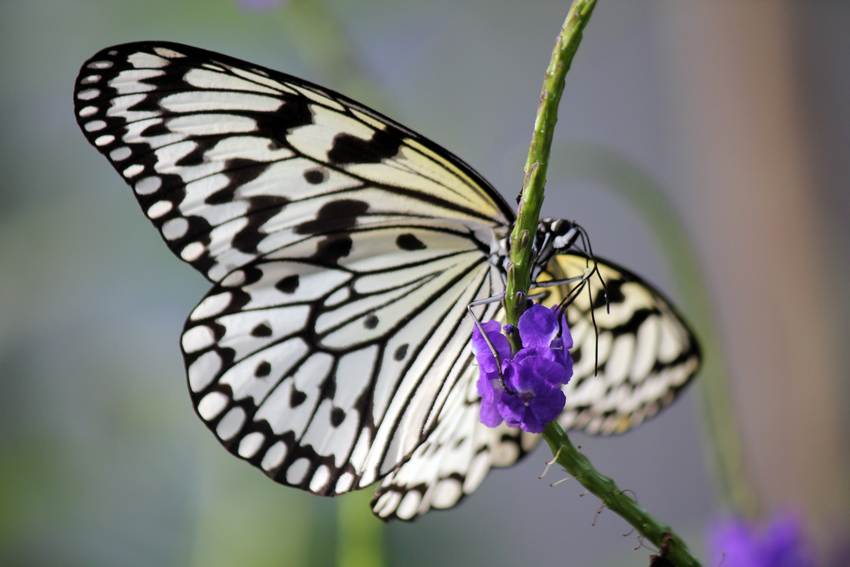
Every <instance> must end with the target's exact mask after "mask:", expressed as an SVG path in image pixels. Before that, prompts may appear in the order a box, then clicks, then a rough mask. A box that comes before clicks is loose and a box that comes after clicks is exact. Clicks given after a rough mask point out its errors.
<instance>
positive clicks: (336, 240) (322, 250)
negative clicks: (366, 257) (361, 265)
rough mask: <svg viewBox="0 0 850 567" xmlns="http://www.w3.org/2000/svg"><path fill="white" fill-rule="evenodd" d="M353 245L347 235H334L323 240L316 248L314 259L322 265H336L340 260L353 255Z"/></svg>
mask: <svg viewBox="0 0 850 567" xmlns="http://www.w3.org/2000/svg"><path fill="white" fill-rule="evenodd" d="M352 245H353V243H352V241H351V237H350V236H348V235H346V234H332V235H330V236H328V237H326V238H323V239H322V240H321V241H320V242H319V243H318V245H317V246H316V253H315V254H314V255H313V258H314V259H315V260H316V261H317V262H319V263H320V264H336V263H337V262H338V261H339V259H340V258H344V257H346V256H348V255H349V254H350V253H351V247H352Z"/></svg>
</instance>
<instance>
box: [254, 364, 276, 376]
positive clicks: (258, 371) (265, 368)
mask: <svg viewBox="0 0 850 567" xmlns="http://www.w3.org/2000/svg"><path fill="white" fill-rule="evenodd" d="M271 371H272V365H271V364H269V363H268V362H266V361H265V360H264V361H262V362H261V363H259V364H258V365H257V368H255V369H254V376H256V377H257V378H264V377H266V376H268V375H269V374H270V373H271Z"/></svg>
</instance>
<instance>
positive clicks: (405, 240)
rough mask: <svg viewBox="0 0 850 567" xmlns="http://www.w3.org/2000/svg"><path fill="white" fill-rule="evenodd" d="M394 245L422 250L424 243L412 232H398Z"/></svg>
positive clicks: (406, 248)
mask: <svg viewBox="0 0 850 567" xmlns="http://www.w3.org/2000/svg"><path fill="white" fill-rule="evenodd" d="M395 243H396V246H398V247H399V248H401V249H402V250H424V249H425V248H427V247H426V246H425V244H424V243H423V242H422V241H421V240H419V239H418V238H416V237H415V236H413V235H412V234H409V233H407V234H399V235H398V238H396V239H395Z"/></svg>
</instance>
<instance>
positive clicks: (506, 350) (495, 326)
mask: <svg viewBox="0 0 850 567" xmlns="http://www.w3.org/2000/svg"><path fill="white" fill-rule="evenodd" d="M481 326H482V327H483V329H484V332H485V333H486V334H487V338H489V339H490V342H491V343H492V344H493V346H494V347H495V348H496V352H498V353H499V361H500V362H501V370H502V376H503V378H504V381H505V386H507V389H508V391H505V389H504V388H502V385H501V383H500V382H499V367H498V366H497V364H496V359H495V357H494V356H493V353H492V351H491V350H490V346H489V345H488V344H487V341H486V340H485V339H484V336H483V335H482V334H481V332H480V331H479V330H478V328H477V327H476V328H475V329H474V330H473V332H472V350H473V352H475V358H476V359H477V360H478V366H479V368H480V370H481V375H480V377H479V378H478V394H479V395H480V396H481V414H480V417H479V419H480V420H481V423H483V424H484V425H487V426H489V427H496V426H497V425H499V424H500V423H502V421H505V422H506V423H507V424H508V425H509V426H511V427H520V428H522V429H523V430H525V431H528V432H529V433H541V432H542V431H543V428H544V427H545V426H546V424H547V423H549V422H551V421H554V420H555V418H557V417H558V414H560V413H561V411H562V410H563V409H564V404H565V403H566V401H567V399H566V396H564V392H563V391H561V386H563V385H564V384H566V383H567V382H569V380H570V377H571V376H572V375H573V360H572V358H571V357H570V352H569V350H570V348H572V346H573V339H572V336H570V330H569V328H568V327H567V321H566V319H565V318H564V316H563V314H561V316H560V321H559V320H558V316H557V315H556V314H555V313H554V312H553V311H552V310H551V309H548V308H546V307H544V306H542V305H540V304H536V305H532V306H531V307H530V308H529V309H528V310H526V312H525V313H523V314H522V316H521V317H520V319H519V325H518V330H519V336H520V339H521V340H522V345H523V348H522V349H520V351H519V352H517V353H516V355H513V354H512V353H511V348H510V346H509V345H508V339H507V338H506V337H505V335H503V334H502V333H501V329H500V328H499V323H498V322H497V321H487V322H486V323H483V324H482V325H481ZM505 330H506V331H508V332H511V331H512V330H513V329H511V328H510V326H509V325H506V326H505ZM509 391H513V392H514V393H513V394H511V393H509Z"/></svg>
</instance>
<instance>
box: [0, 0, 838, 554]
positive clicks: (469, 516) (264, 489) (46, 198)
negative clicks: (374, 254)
mask: <svg viewBox="0 0 850 567" xmlns="http://www.w3.org/2000/svg"><path fill="white" fill-rule="evenodd" d="M304 4H310V5H312V4H313V3H305V2H301V3H300V4H298V5H295V4H293V5H290V6H282V7H277V8H272V9H258V8H253V9H251V8H246V7H245V6H243V5H241V4H239V3H236V2H231V1H225V0H216V1H201V0H195V1H188V2H177V1H166V0H156V1H145V2H141V1H139V2H133V1H130V0H102V1H100V0H89V1H82V0H73V1H72V0H68V1H63V2H48V1H44V0H41V1H38V0H30V1H27V2H23V1H10V0H5V1H3V2H0V71H2V73H0V78H2V81H0V97H2V98H0V124H2V128H0V147H2V152H0V172H2V176H0V180H2V181H0V563H2V564H4V565H86V566H101V565H102V566H114V565H121V566H137V565H138V566H147V565H197V566H211V565H326V564H331V563H332V562H333V542H334V539H335V530H336V528H335V513H336V504H337V502H336V501H335V500H332V499H320V498H317V497H313V496H310V495H307V494H302V493H300V492H299V491H296V490H292V489H287V488H283V487H281V486H278V485H275V484H274V483H272V482H270V481H268V480H267V479H266V478H265V477H264V476H263V475H262V474H260V473H259V472H257V471H255V470H253V469H252V468H251V467H249V466H248V465H246V464H244V463H241V462H239V461H238V460H236V459H234V458H232V457H231V456H230V455H228V454H227V453H226V452H225V451H224V450H223V449H221V447H220V446H219V445H218V443H217V442H216V441H215V439H214V438H213V437H212V436H211V435H210V434H208V433H207V431H206V429H205V427H204V426H203V424H202V423H201V422H200V421H199V420H198V419H197V418H196V417H195V416H194V414H193V411H192V409H191V404H190V402H189V399H188V396H187V394H186V391H185V385H184V383H185V381H184V374H183V368H182V361H181V357H180V351H179V348H178V336H179V333H180V330H181V328H182V324H183V319H184V318H185V316H186V315H187V314H188V313H189V311H190V309H191V308H192V307H193V306H194V305H195V303H196V302H197V301H198V299H200V297H201V296H202V295H203V293H204V292H205V291H206V289H207V286H208V284H207V283H205V280H203V278H202V277H201V276H200V275H199V274H197V273H195V272H194V271H193V270H191V269H189V268H188V267H186V266H184V265H182V263H181V262H180V261H178V260H177V259H176V258H174V257H172V256H171V255H170V254H169V253H168V251H167V249H166V247H165V246H164V245H163V244H162V243H161V242H160V239H159V238H158V237H157V235H156V233H155V232H154V231H153V230H152V229H151V227H150V226H149V225H148V222H147V221H146V220H145V219H144V217H143V215H141V214H140V213H139V210H138V206H137V204H136V203H135V200H134V199H133V197H132V193H131V191H130V190H129V188H127V187H126V186H125V185H124V184H123V183H122V182H121V180H120V178H119V177H118V176H117V175H116V174H115V173H114V172H113V171H112V169H111V168H110V166H109V165H108V163H107V162H106V160H104V159H103V158H102V157H101V156H99V155H98V154H97V152H96V151H95V150H94V149H93V148H91V147H89V145H88V144H87V143H86V141H85V139H84V137H83V136H82V134H81V133H80V132H79V131H78V128H77V126H76V124H75V122H74V117H73V112H72V99H71V95H72V90H73V84H74V78H75V76H76V73H77V70H78V69H79V66H80V65H81V64H82V62H83V61H84V60H85V59H87V58H88V57H90V56H91V55H92V54H94V53H95V52H96V51H98V50H100V49H101V48H103V47H106V46H108V45H112V44H116V43H124V42H127V41H134V40H143V39H161V40H170V41H178V42H183V43H188V44H192V45H196V46H199V47H204V48H207V49H211V50H214V51H219V52H222V53H226V54H228V55H232V56H235V57H239V58H242V59H246V60H249V61H253V62H255V63H259V64H262V65H265V66H268V67H271V68H274V69H279V70H282V71H285V72H288V73H291V74H295V75H298V76H302V77H304V78H307V79H309V80H312V81H315V82H317V83H319V84H323V85H326V86H328V87H330V88H334V89H336V90H339V91H341V92H344V93H345V94H348V95H349V96H351V97H353V98H355V99H358V100H361V101H362V102H364V103H366V104H369V105H372V106H374V107H375V108H376V109H378V110H380V111H382V112H384V113H385V114H388V115H390V116H391V117H393V118H395V119H396V120H398V121H400V122H401V123H403V124H405V125H407V126H409V127H410V128H412V129H414V130H417V131H419V132H420V133H422V134H423V135H425V136H428V137H430V138H431V139H433V140H435V141H436V142H438V143H440V144H442V145H444V146H445V147H446V148H447V149H449V150H450V151H452V152H454V153H456V154H458V155H459V156H461V157H462V158H463V159H464V160H466V161H467V162H469V163H470V164H471V165H472V166H473V167H475V168H476V169H477V170H478V171H480V172H481V173H482V174H483V175H484V176H485V177H486V178H487V179H489V180H490V181H491V182H492V183H493V184H494V185H495V186H496V187H498V188H499V189H500V190H501V191H502V192H503V194H504V195H505V196H506V198H508V200H512V198H513V196H514V195H515V194H516V192H517V191H518V189H519V186H520V183H521V180H522V164H523V162H524V155H525V152H526V151H527V144H528V141H529V139H530V133H531V124H532V120H533V117H534V110H535V107H536V103H537V99H538V96H539V93H540V84H541V79H542V75H543V70H544V68H545V66H546V64H547V62H548V59H549V53H550V51H551V48H552V44H553V41H554V38H555V36H556V34H557V32H558V29H559V26H560V24H561V22H562V21H563V18H564V17H565V15H566V12H567V3H566V2H548V1H534V2H507V1H501V2H496V1H493V2H489V1H488V2H484V1H479V2H472V1H471V0H470V1H458V0H453V1H449V0H429V1H427V2H413V1H399V0H394V1H391V0H368V1H366V0H361V1H358V2H344V1H343V0H327V1H325V2H322V3H321V4H320V5H319V6H320V7H322V8H323V10H319V15H318V16H316V15H315V14H316V12H315V11H314V10H312V9H311V10H305V9H304V7H303V5H304ZM305 14H306V15H305ZM311 14H312V15H311ZM327 29H330V30H331V31H332V33H331V35H327V34H326V33H325V31H322V30H327ZM847 29H850V5H848V4H845V3H840V2H826V1H821V2H808V3H802V2H791V1H785V2H781V1H757V0H746V1H737V2H736V1H730V0H727V1H719V2H697V1H693V0H690V1H684V0H666V1H657V0H654V1H648V0H642V1H640V2H636V1H625V0H620V1H617V0H600V3H599V6H598V7H597V10H596V13H595V14H594V17H593V20H592V22H591V23H590V26H589V27H588V29H587V31H586V38H585V41H584V43H583V44H582V47H581V49H580V51H579V53H578V56H577V58H576V61H575V63H574V66H573V69H572V71H571V72H570V75H569V77H568V80H567V87H566V91H565V95H564V99H563V102H562V106H561V111H560V116H561V118H560V121H559V123H558V129H557V134H556V139H555V145H554V150H553V164H552V166H551V169H550V174H549V180H550V181H549V184H548V186H547V198H546V202H545V204H544V214H546V215H549V216H558V217H566V218H570V219H576V220H578V221H580V222H581V223H582V225H583V226H585V227H586V228H587V229H588V231H589V232H590V234H591V236H592V238H593V244H594V249H595V251H596V252H597V253H598V254H599V255H600V256H603V257H606V258H610V259H612V260H614V261H616V262H619V263H622V264H624V265H626V266H629V267H631V268H632V269H633V270H635V271H636V272H638V273H640V274H642V275H643V276H645V277H646V278H647V279H648V280H649V281H652V282H654V283H656V284H657V285H658V286H659V287H660V288H661V289H663V290H665V291H666V292H667V293H668V294H669V295H670V296H671V297H673V298H675V299H677V300H684V301H685V304H684V305H683V311H684V312H685V313H686V314H687V313H690V312H696V313H699V311H698V309H697V307H696V306H689V305H688V303H689V300H688V298H689V297H692V295H693V293H697V292H698V291H699V290H698V288H699V286H704V289H706V290H707V294H708V295H707V297H708V298H709V299H710V301H711V302H712V303H711V307H710V312H709V313H710V317H700V318H699V320H698V321H694V324H695V326H696V327H697V328H698V329H701V330H702V332H703V333H705V334H712V333H714V332H716V335H712V336H716V337H717V343H716V344H717V345H719V348H718V349H716V350H715V351H714V352H713V353H712V355H713V358H712V361H711V362H710V364H711V365H713V368H714V369H715V370H716V371H717V372H718V373H719V374H720V375H723V376H726V378H727V379H728V381H729V384H730V387H731V390H732V393H733V397H732V402H731V403H732V409H733V411H734V415H735V421H734V425H735V426H737V428H738V430H739V431H740V435H741V439H742V444H743V445H742V446H743V454H744V461H745V465H746V468H747V471H748V476H749V479H750V481H751V483H752V485H753V486H754V487H755V494H756V496H757V499H758V504H759V508H760V511H761V513H762V515H763V516H764V517H768V516H769V515H770V513H772V512H773V511H776V510H785V509H789V508H791V509H795V510H797V511H799V512H800V513H802V514H803V515H804V517H805V518H806V522H807V530H808V531H809V533H810V535H811V536H812V537H813V538H814V539H815V541H816V543H817V545H818V547H819V549H820V552H821V553H822V554H823V557H830V556H833V554H834V553H837V551H836V550H839V549H841V548H842V547H845V546H846V545H847V543H848V538H847V534H848V530H847V526H848V523H847V522H848V513H847V504H848V492H847V483H846V481H844V479H845V478H846V476H847V471H848V461H847V444H846V442H845V441H844V440H845V439H846V437H847V435H848V433H849V432H850V431H848V412H847V410H846V409H845V408H846V406H847V402H848V387H847V374H848V362H850V361H848V355H847V349H846V337H847V330H848V326H849V325H850V316H848V305H850V304H849V303H848V299H847V293H846V290H847V283H846V282H847V276H848V261H847V258H848V252H850V228H848V227H850V189H848V181H850V160H849V159H848V149H850V111H848V104H847V101H848V100H850V61H849V60H848V59H850V36H848V34H847V33H846V30H847ZM614 163H620V164H622V163H625V164H627V165H628V168H627V169H629V170H630V171H632V173H633V174H634V175H637V177H638V178H640V179H643V180H644V181H646V180H651V184H654V185H655V186H656V187H657V188H658V190H660V191H661V192H662V194H663V195H664V196H665V197H666V199H667V202H668V204H669V205H670V206H671V207H672V208H673V210H674V211H676V214H677V217H678V220H679V222H681V223H682V224H683V225H684V226H685V229H686V231H687V234H688V235H689V237H690V239H692V242H693V246H694V250H695V251H696V254H695V257H694V258H695V259H696V260H697V261H698V262H699V263H700V265H701V270H702V271H701V272H700V273H697V272H690V273H685V274H682V273H681V265H679V264H677V262H675V261H670V259H669V257H668V256H666V255H665V253H664V252H663V251H664V250H665V245H669V244H670V242H666V243H665V242H659V241H658V238H657V237H656V236H655V234H656V232H655V229H658V228H659V227H658V226H657V223H664V222H669V219H668V220H667V221H665V220H663V219H662V220H660V221H659V220H658V219H655V218H653V217H647V216H645V215H644V214H643V213H641V212H639V207H635V206H633V205H632V204H630V202H629V201H628V200H627V199H624V198H623V196H622V194H623V192H624V191H625V192H626V193H628V192H629V191H632V193H631V194H634V190H635V188H636V187H637V188H638V189H639V188H640V183H639V182H637V181H635V177H634V175H633V176H632V177H629V176H628V175H627V176H625V177H623V178H617V176H614V177H613V178H612V174H611V171H612V164H614ZM635 172H637V173H635ZM677 269H678V270H679V271H678V272H677ZM677 282H678V284H677ZM683 286H685V287H687V289H682V288H683ZM694 290H696V292H695V291H694ZM689 292H693V293H689ZM689 309H690V311H689ZM712 318H713V320H714V321H713V323H712V321H711V319H712ZM701 399H702V398H701V393H700V387H697V388H692V389H691V391H689V392H688V393H687V394H686V395H684V396H683V398H682V399H681V400H680V401H679V402H678V403H676V404H675V405H674V406H673V407H671V408H670V409H669V410H668V411H666V412H665V413H664V414H663V415H662V416H661V417H659V418H657V419H655V420H653V421H651V422H649V423H647V424H646V425H645V426H643V427H641V428H640V429H639V430H637V431H636V432H634V433H631V434H628V435H626V436H623V437H619V438H616V439H591V438H587V437H584V436H581V435H575V436H574V442H576V443H579V444H581V445H582V446H583V451H584V452H585V453H586V454H587V455H588V456H589V457H590V458H591V459H592V461H593V462H594V463H595V464H596V465H597V466H598V468H599V469H600V470H601V471H602V472H604V473H606V474H608V475H610V476H612V477H613V478H615V479H616V481H617V482H618V483H619V485H620V486H621V487H623V488H628V489H631V490H633V491H634V492H635V493H636V494H637V496H638V500H639V502H640V503H641V504H643V505H644V506H645V507H646V508H648V509H649V510H650V511H651V512H652V513H653V514H655V515H656V516H657V517H658V518H660V519H662V520H663V521H666V522H668V523H670V524H671V525H672V526H673V527H674V528H675V529H676V530H677V531H678V533H680V535H682V536H683V537H684V538H685V539H686V540H687V541H689V542H690V543H691V545H692V547H693V548H694V550H695V551H697V552H699V553H702V539H703V534H704V530H705V527H706V525H707V524H708V522H710V521H711V519H712V518H715V517H717V516H718V514H721V513H723V512H724V510H728V508H727V507H726V506H725V505H724V499H723V498H722V496H721V492H720V491H719V490H718V489H717V486H718V485H717V482H716V481H715V478H714V476H713V474H714V473H713V471H714V465H713V462H714V460H713V457H712V453H711V451H710V450H709V444H708V443H707V442H706V439H705V437H704V433H705V427H704V425H703V421H702V409H701ZM727 425H729V426H732V425H733V423H727ZM547 456H548V453H547V452H546V451H545V450H540V451H538V452H536V453H534V454H533V455H531V456H530V457H529V458H528V459H526V460H525V461H524V462H523V463H522V464H520V465H518V466H516V467H514V468H511V469H508V470H503V471H496V472H494V473H492V474H491V475H490V476H489V477H488V478H487V480H486V481H485V483H484V484H483V486H482V487H481V488H480V489H479V490H478V492H477V493H476V494H474V495H473V496H472V497H470V498H469V499H468V500H467V501H466V503H465V504H464V505H462V506H461V507H460V508H458V509H456V510H453V511H450V512H438V513H433V514H429V515H428V516H427V517H425V518H424V519H422V520H420V521H418V522H417V523H415V524H413V525H402V524H393V525H390V526H389V527H388V528H387V530H386V532H385V534H386V548H387V558H388V563H389V564H390V565H435V564H439V565H469V564H488V565H491V566H498V565H516V564H531V565H543V564H547V565H553V564H559V565H561V564H566V565H645V564H647V563H648V559H647V557H648V555H649V553H650V551H649V550H647V549H640V550H638V551H633V548H634V547H636V546H637V545H638V538H637V536H636V535H635V534H634V533H632V534H630V535H628V536H625V537H624V536H623V534H625V533H627V532H628V531H629V527H628V526H627V525H626V524H625V522H623V521H622V520H621V519H620V518H618V517H617V516H615V515H613V514H612V513H611V512H608V511H603V512H602V514H601V515H600V516H599V517H596V511H597V508H598V507H599V502H598V500H596V499H595V498H594V497H593V496H591V495H587V496H584V497H582V498H580V497H579V495H580V494H581V492H582V489H581V487H580V486H579V485H577V484H576V483H575V482H574V481H569V482H565V483H562V484H560V485H558V486H557V487H555V488H549V486H548V482H553V481H554V480H556V479H558V478H561V476H562V474H561V473H559V472H557V471H555V470H552V471H550V473H549V475H548V476H547V478H546V480H544V481H539V480H537V476H539V474H540V473H541V472H542V466H543V465H542V463H543V461H544V460H545V459H546V458H547ZM594 519H595V525H592V522H594ZM837 561H838V560H837V559H836V560H835V564H836V565H838V564H839V563H838V562H837Z"/></svg>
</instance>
